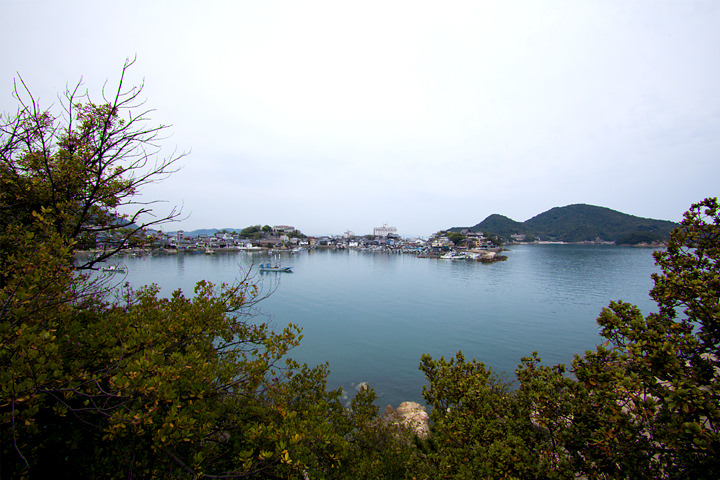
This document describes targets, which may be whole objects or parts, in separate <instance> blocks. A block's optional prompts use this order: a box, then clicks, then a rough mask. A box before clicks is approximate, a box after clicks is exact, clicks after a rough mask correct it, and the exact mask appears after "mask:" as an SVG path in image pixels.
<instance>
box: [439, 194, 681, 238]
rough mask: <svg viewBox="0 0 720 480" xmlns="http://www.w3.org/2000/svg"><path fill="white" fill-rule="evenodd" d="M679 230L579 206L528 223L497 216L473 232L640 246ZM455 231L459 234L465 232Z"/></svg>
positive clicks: (665, 223)
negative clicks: (639, 244) (638, 244)
mask: <svg viewBox="0 0 720 480" xmlns="http://www.w3.org/2000/svg"><path fill="white" fill-rule="evenodd" d="M677 226H678V224H677V223H674V222H670V221H667V220H653V219H650V218H642V217H636V216H634V215H628V214H626V213H621V212H617V211H615V210H611V209H609V208H605V207H596V206H594V205H585V204H576V205H568V206H566V207H555V208H552V209H550V210H548V211H547V212H544V213H541V214H539V215H537V216H535V217H533V218H531V219H530V220H527V221H525V222H516V221H514V220H511V219H509V218H507V217H504V216H502V215H497V214H494V215H490V216H489V217H487V218H486V219H485V220H483V221H482V222H480V223H478V224H476V225H474V226H472V227H469V229H470V230H471V231H473V232H484V233H487V234H495V235H498V236H500V237H504V238H509V237H510V235H513V234H522V235H528V236H531V237H535V238H539V239H541V240H552V241H563V242H594V241H602V242H615V243H617V244H637V243H653V242H662V241H665V240H666V239H667V238H668V237H669V235H670V232H671V231H672V230H673V229H675V228H676V227H677ZM451 230H454V231H459V230H462V228H458V227H456V228H453V229H451Z"/></svg>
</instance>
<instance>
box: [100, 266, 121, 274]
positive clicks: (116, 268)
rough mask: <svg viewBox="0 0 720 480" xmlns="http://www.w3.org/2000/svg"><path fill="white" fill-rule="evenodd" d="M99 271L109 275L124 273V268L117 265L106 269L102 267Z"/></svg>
mask: <svg viewBox="0 0 720 480" xmlns="http://www.w3.org/2000/svg"><path fill="white" fill-rule="evenodd" d="M100 270H102V271H103V272H110V273H125V267H121V266H118V265H110V266H107V267H102V268H101V269H100Z"/></svg>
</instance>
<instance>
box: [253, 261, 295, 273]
mask: <svg viewBox="0 0 720 480" xmlns="http://www.w3.org/2000/svg"><path fill="white" fill-rule="evenodd" d="M260 271H261V272H287V273H292V267H283V266H282V265H280V264H278V263H275V264H272V263H261V264H260Z"/></svg>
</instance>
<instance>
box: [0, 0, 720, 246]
mask: <svg viewBox="0 0 720 480" xmlns="http://www.w3.org/2000/svg"><path fill="white" fill-rule="evenodd" d="M0 8H1V10H2V11H0V35H2V44H3V45H4V48H3V53H2V54H1V55H0V66H1V67H2V68H0V72H2V78H0V109H1V110H2V111H5V112H7V111H13V110H14V109H15V104H14V102H13V99H12V96H11V91H12V85H13V83H12V82H13V78H14V77H15V76H16V75H17V74H18V73H19V74H20V75H21V76H22V77H23V79H24V80H25V82H26V83H27V84H28V85H29V86H30V88H31V90H32V91H33V93H34V94H35V95H36V96H38V97H40V99H41V102H42V103H43V104H44V105H49V104H51V103H53V102H56V93H58V92H60V91H62V90H63V89H64V88H65V85H66V84H67V83H70V84H74V83H75V82H77V80H78V79H79V78H80V77H81V76H82V78H83V81H84V84H85V86H86V87H87V88H88V89H89V90H90V91H91V93H96V94H97V93H98V92H100V89H101V87H102V84H103V82H104V81H106V80H107V81H109V82H110V83H111V84H112V83H113V82H116V81H117V79H118V76H119V72H120V69H121V67H122V64H123V62H124V60H125V59H126V58H128V57H131V58H132V57H134V56H135V55H137V62H136V64H135V66H134V67H133V69H132V71H131V72H130V78H129V81H130V82H133V83H139V82H140V81H142V80H143V79H144V81H145V85H146V88H145V92H144V93H145V96H146V97H147V101H148V103H147V105H148V106H149V107H151V108H154V109H155V110H156V111H155V112H154V113H153V119H154V120H156V121H157V122H162V123H171V124H172V125H173V127H172V130H171V132H172V138H171V139H170V141H169V142H168V153H169V151H170V149H172V148H174V147H177V148H178V149H179V150H191V154H190V155H189V156H188V157H186V158H185V159H184V160H183V164H184V168H183V169H182V170H181V171H180V172H178V173H177V174H175V175H173V176H172V177H170V178H169V179H168V180H166V181H165V182H163V183H162V184H160V185H157V186H153V187H152V188H151V189H149V190H147V191H146V192H145V193H146V195H148V196H153V197H157V198H162V199H164V200H167V201H169V202H171V203H173V204H182V205H183V207H184V212H185V214H186V215H189V217H188V218H187V220H185V221H183V222H182V223H181V224H179V225H176V226H174V227H172V229H176V228H184V229H185V230H192V229H195V228H225V227H245V226H248V225H254V224H270V225H275V224H290V225H294V226H295V227H296V228H298V229H300V230H301V231H303V232H304V233H306V234H327V233H342V232H344V231H346V230H348V229H350V230H352V231H354V232H355V233H357V234H366V233H370V232H371V231H372V228H373V227H374V226H379V225H382V224H383V223H388V224H391V225H394V226H396V227H397V228H398V233H399V234H401V235H408V236H409V235H424V236H426V235H429V234H431V233H433V232H435V231H437V230H440V229H443V228H448V227H452V226H471V225H474V224H476V223H478V222H480V221H481V220H483V219H484V218H485V217H487V216H488V215H490V214H492V213H500V214H503V215H506V216H508V217H510V218H512V219H514V220H518V221H524V220H527V219H529V218H531V217H533V216H535V215H537V214H539V213H541V212H544V211H546V210H548V209H550V208H552V207H555V206H564V205H569V204H573V203H588V204H593V205H599V206H604V207H609V208H612V209H615V210H619V211H622V212H625V213H630V214H633V215H638V216H643V217H651V218H657V219H664V220H673V221H679V220H680V218H681V216H682V213H683V212H684V211H685V210H687V208H688V207H689V206H690V204H692V203H693V202H696V201H699V200H701V199H703V198H705V197H707V196H718V195H719V194H720V161H719V160H720V158H719V157H720V53H718V49H719V48H720V2H719V1H716V0H713V1H705V2H701V1H690V0H688V1H617V2H616V1H609V0H602V1H592V2H590V1H578V0H572V1H547V0H544V1H497V0H494V1H479V0H476V1H469V2H452V1H448V2H422V1H410V2H393V1H379V2H374V1H362V2H344V1H327V2H317V1H252V2H250V1H223V2H221V1H203V2H199V1H188V2H183V1H163V2H159V1H155V2H153V1H130V0H124V1H122V2H104V1H50V0H46V1H32V0H25V1H19V0H18V1H11V0H0ZM96 96H97V95H96Z"/></svg>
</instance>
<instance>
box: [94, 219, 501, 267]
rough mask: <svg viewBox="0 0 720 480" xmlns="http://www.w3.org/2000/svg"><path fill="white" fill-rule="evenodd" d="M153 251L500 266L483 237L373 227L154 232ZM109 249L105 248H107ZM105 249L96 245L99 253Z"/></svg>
mask: <svg viewBox="0 0 720 480" xmlns="http://www.w3.org/2000/svg"><path fill="white" fill-rule="evenodd" d="M149 237H150V238H149V240H150V242H149V244H150V247H151V250H152V251H153V252H156V253H166V254H174V253H184V252H187V253H206V254H213V253H215V252H220V251H245V252H261V251H273V252H275V251H277V252H284V251H289V252H292V253H295V252H298V251H301V250H304V249H336V250H344V249H354V250H361V251H370V252H386V253H405V254H415V255H417V256H421V257H425V258H442V259H450V260H461V259H463V260H477V261H486V262H487V261H499V260H504V259H505V257H503V256H502V255H497V254H498V252H500V251H501V250H502V249H501V248H500V247H501V242H500V241H499V239H497V238H496V237H486V236H485V235H484V234H483V233H482V232H472V231H470V230H466V231H464V232H450V231H440V232H437V233H435V234H434V235H432V236H431V237H430V238H428V239H423V238H402V237H400V236H399V235H398V234H397V228H396V227H393V226H389V225H387V224H385V225H382V226H380V227H375V228H374V229H373V233H372V234H368V235H355V233H353V232H351V231H348V232H345V233H344V234H342V235H332V236H317V237H316V236H308V235H305V234H303V233H302V232H300V231H299V230H297V229H296V228H295V227H293V226H292V225H274V226H269V225H265V226H262V227H261V226H260V225H255V226H251V227H247V228H244V229H242V230H239V231H238V230H232V231H228V230H220V231H216V232H214V233H192V232H184V231H182V230H181V231H178V232H172V233H163V232H155V233H153V234H152V235H149ZM107 246H110V245H105V247H107ZM103 247H104V246H103V245H100V244H99V245H98V248H100V249H102V248H103Z"/></svg>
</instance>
